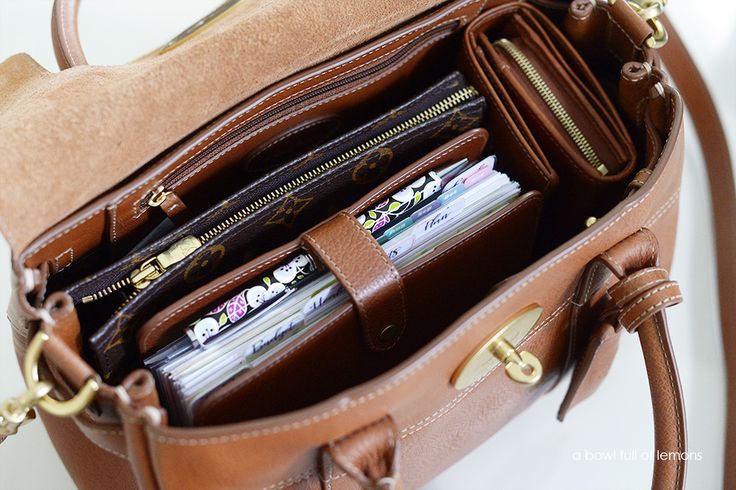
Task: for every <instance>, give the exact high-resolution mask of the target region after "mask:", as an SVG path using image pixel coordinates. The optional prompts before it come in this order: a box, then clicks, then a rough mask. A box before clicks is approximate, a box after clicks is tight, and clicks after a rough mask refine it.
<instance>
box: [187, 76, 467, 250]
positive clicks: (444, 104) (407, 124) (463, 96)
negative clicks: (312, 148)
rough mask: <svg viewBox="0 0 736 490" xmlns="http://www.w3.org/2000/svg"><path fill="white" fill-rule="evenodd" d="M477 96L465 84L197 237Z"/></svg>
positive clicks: (216, 230)
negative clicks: (430, 105) (428, 106)
mask: <svg viewBox="0 0 736 490" xmlns="http://www.w3.org/2000/svg"><path fill="white" fill-rule="evenodd" d="M476 96H478V91H477V90H476V89H475V88H474V87H472V86H469V87H465V88H463V89H461V90H459V91H457V92H455V93H454V94H452V95H450V96H448V97H446V98H444V99H443V100H441V101H440V102H438V103H436V104H435V105H433V106H432V107H430V108H428V109H425V110H424V111H422V112H420V113H419V114H417V115H415V116H413V117H411V118H410V119H407V120H406V121H404V122H403V123H401V124H399V125H397V126H394V127H393V128H391V129H389V130H388V131H386V132H384V133H381V134H380V135H378V136H376V137H375V138H373V139H370V140H368V141H366V142H365V143H362V144H360V145H358V146H356V147H355V148H353V149H351V150H349V151H347V152H345V153H343V154H341V155H340V156H338V157H335V158H333V159H332V160H330V161H329V162H326V163H323V164H322V165H320V166H318V167H316V168H314V169H312V170H310V171H309V172H306V173H304V174H302V175H300V176H299V177H297V178H295V179H294V180H292V181H290V182H288V183H287V184H284V185H283V186H281V187H279V188H278V189H276V190H274V191H271V192H270V193H268V194H267V195H265V196H263V197H261V198H259V199H257V200H256V201H254V202H253V203H251V204H249V205H248V206H246V207H245V208H243V209H241V210H240V211H238V212H237V213H235V214H233V215H232V216H230V217H229V218H227V219H226V220H224V221H221V222H220V223H218V224H217V225H216V226H214V227H213V228H211V229H210V230H209V231H207V232H206V233H204V234H202V235H201V236H200V237H199V240H200V241H201V242H202V243H204V242H207V241H209V240H211V239H212V238H214V237H215V236H217V235H219V234H220V233H222V232H223V231H225V230H227V229H228V228H230V227H231V226H232V225H233V224H235V223H237V222H238V221H241V220H243V219H244V218H245V217H247V216H249V215H250V214H252V213H254V212H255V211H257V210H258V209H260V208H262V207H263V206H265V205H266V204H268V203H270V202H272V201H273V200H275V199H278V198H279V197H281V196H283V195H285V194H286V193H288V192H290V191H291V190H293V189H295V188H297V187H299V186H300V185H302V184H304V183H306V182H309V181H310V180H312V179H313V178H315V177H317V176H319V175H320V174H322V173H324V172H326V171H327V170H330V169H331V168H333V167H335V166H336V165H339V164H341V163H342V162H345V161H346V160H349V159H351V158H353V157H354V156H356V155H359V154H361V153H363V152H365V151H367V150H369V149H371V148H373V147H374V146H376V145H378V144H380V143H382V142H384V141H386V140H388V139H389V138H391V137H393V136H395V135H397V134H400V133H402V132H404V131H407V130H409V129H411V128H413V127H415V126H417V125H419V124H422V123H424V122H426V121H428V120H430V119H433V118H435V117H437V116H439V115H440V114H442V113H444V112H446V111H448V110H450V109H452V108H453V107H455V106H457V105H458V104H460V103H462V102H465V101H466V100H468V99H470V98H471V97H476Z"/></svg>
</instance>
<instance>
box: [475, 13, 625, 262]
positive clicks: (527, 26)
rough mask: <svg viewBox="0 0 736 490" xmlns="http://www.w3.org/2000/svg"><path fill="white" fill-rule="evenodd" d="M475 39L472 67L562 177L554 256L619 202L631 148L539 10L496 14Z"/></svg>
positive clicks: (553, 220) (548, 214)
mask: <svg viewBox="0 0 736 490" xmlns="http://www.w3.org/2000/svg"><path fill="white" fill-rule="evenodd" d="M471 31H472V38H470V39H469V42H470V43H471V44H470V45H471V46H472V47H474V48H475V49H474V50H473V53H474V56H475V57H476V59H475V60H474V61H475V62H476V63H477V64H478V66H480V67H481V69H482V70H483V72H484V74H485V75H486V76H487V77H488V80H489V81H491V85H492V86H493V90H494V91H495V92H496V93H497V94H499V98H500V99H502V100H503V102H504V103H505V104H506V105H507V106H508V107H512V108H513V110H512V111H513V113H514V114H515V115H516V116H517V119H516V120H515V121H514V122H515V123H516V124H518V125H519V127H521V128H525V130H526V132H527V135H528V137H529V138H532V139H533V140H534V142H535V143H536V145H537V146H538V147H539V148H540V149H541V151H542V152H544V157H545V160H546V161H547V162H548V163H549V165H550V167H551V168H552V169H553V171H554V172H555V174H556V176H557V177H558V181H559V184H558V186H557V188H556V189H555V191H554V192H552V193H551V194H550V198H549V199H548V200H547V201H546V203H545V219H544V222H545V230H544V232H543V236H544V238H543V240H542V242H543V243H544V246H545V249H549V248H550V247H552V246H554V245H556V244H558V243H560V242H562V241H564V240H565V239H567V238H568V237H569V236H571V235H573V234H575V233H577V232H579V231H580V230H582V229H584V226H585V220H586V219H587V218H588V217H590V216H600V215H602V214H604V213H606V212H607V211H608V210H609V209H610V208H611V207H612V206H613V205H615V203H616V202H617V201H618V200H619V199H620V197H621V195H622V193H623V190H624V186H625V184H626V182H627V180H628V179H629V178H630V177H631V175H632V173H633V171H634V168H635V166H636V152H635V149H634V144H633V141H632V140H631V138H630V136H629V134H628V132H627V131H626V128H625V126H624V124H623V122H622V121H621V119H620V117H619V116H618V114H617V111H616V109H615V107H614V105H613V103H612V102H611V101H610V99H609V98H608V96H607V95H606V94H605V92H604V90H603V88H602V87H601V86H600V84H599V83H598V81H597V80H596V78H595V77H594V76H593V74H592V72H591V71H590V70H589V69H588V68H587V66H586V65H585V63H584V62H583V60H582V58H581V57H580V56H579V55H578V54H577V53H576V52H575V51H574V49H573V48H572V46H571V45H570V44H569V43H568V42H567V40H566V39H565V38H564V36H563V35H562V33H560V32H559V30H558V29H557V28H556V27H555V26H554V25H553V24H552V23H551V22H550V21H549V20H548V19H547V18H546V17H544V16H543V15H542V14H541V13H540V12H538V11H537V10H536V9H534V8H533V7H530V6H528V5H524V4H519V3H514V4H510V5H504V6H501V7H497V8H495V9H491V10H489V11H488V12H486V13H485V14H483V15H482V16H480V17H479V18H478V19H476V21H475V22H474V23H473V25H472V26H471V27H470V28H469V33H470V32H471ZM509 172H510V173H511V175H513V172H512V171H511V170H509Z"/></svg>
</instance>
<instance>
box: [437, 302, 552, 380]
mask: <svg viewBox="0 0 736 490" xmlns="http://www.w3.org/2000/svg"><path fill="white" fill-rule="evenodd" d="M542 311H543V310H542V308H541V307H540V306H533V307H530V308H528V309H526V310H524V311H522V312H521V313H519V314H518V315H516V316H515V317H514V318H513V319H511V320H510V321H509V322H507V323H506V324H505V325H504V326H503V327H501V329H499V330H498V332H496V333H494V334H493V335H491V336H490V337H489V338H488V339H486V340H485V341H483V342H482V343H481V344H480V346H479V347H478V348H477V349H476V350H475V352H473V353H472V354H471V355H469V356H468V357H467V358H466V359H465V360H464V361H463V363H462V364H461V365H460V367H458V368H457V370H456V371H455V373H454V374H453V375H452V379H451V380H450V382H451V383H452V385H453V386H455V388H457V389H458V390H463V389H465V388H467V387H468V386H470V385H472V384H473V383H475V382H477V381H478V380H480V379H482V378H483V377H484V376H485V375H486V374H487V373H489V372H490V371H491V370H493V369H494V368H495V367H496V366H498V365H499V364H504V365H505V371H506V375H507V376H508V377H509V378H510V379H512V380H513V381H516V382H517V383H520V384H530V385H533V384H535V383H536V382H537V381H539V380H540V378H541V377H542V364H541V363H540V362H539V359H537V358H536V357H535V356H534V355H533V354H531V353H530V352H527V351H521V352H518V351H517V350H516V348H515V347H514V345H518V344H519V342H520V341H521V340H522V339H523V338H524V337H525V336H526V335H527V334H528V333H529V331H531V329H532V328H533V327H534V325H535V324H536V323H537V321H538V320H539V318H540V317H541V316H542Z"/></svg>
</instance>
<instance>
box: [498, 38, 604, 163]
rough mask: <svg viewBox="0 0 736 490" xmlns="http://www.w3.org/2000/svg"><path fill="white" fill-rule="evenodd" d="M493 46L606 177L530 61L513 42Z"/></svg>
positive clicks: (570, 119)
mask: <svg viewBox="0 0 736 490" xmlns="http://www.w3.org/2000/svg"><path fill="white" fill-rule="evenodd" d="M493 44H494V46H497V47H500V48H502V49H503V50H504V51H506V53H508V55H509V56H510V57H511V59H513V60H514V62H515V63H516V65H517V66H518V67H519V69H520V70H521V72H522V73H523V74H524V76H525V77H526V78H527V80H528V81H529V82H530V83H531V85H532V86H533V87H534V89H535V90H536V92H537V94H539V96H540V97H541V98H542V100H543V101H544V103H545V104H546V105H547V107H548V108H549V110H550V111H551V112H552V114H553V115H554V117H555V118H556V119H557V121H558V122H559V123H560V125H561V126H562V128H563V129H564V130H565V132H566V133H567V135H568V136H569V137H570V139H571V140H572V141H573V143H575V146H577V148H578V150H580V153H581V154H582V155H583V157H584V158H585V160H586V161H587V162H588V164H589V165H590V166H591V167H593V168H594V169H596V170H597V171H598V173H600V174H601V175H607V174H608V172H609V169H608V167H607V166H606V165H605V164H604V163H603V162H602V161H601V159H600V157H599V156H598V153H597V152H596V151H595V149H594V148H593V146H592V145H591V144H590V142H589V141H588V139H587V138H586V136H585V135H584V134H583V132H582V131H581V130H580V128H579V127H578V125H577V124H576V123H575V121H574V120H573V118H572V117H571V116H570V114H569V113H568V112H567V110H566V109H565V107H564V105H563V104H562V102H560V100H559V99H558V98H557V96H556V95H555V93H554V91H553V90H552V89H551V88H550V86H549V85H548V84H547V82H546V81H545V80H544V77H542V76H541V75H540V74H539V72H538V71H537V69H536V67H535V66H534V64H533V63H532V62H531V60H530V59H529V58H528V57H527V56H526V55H525V54H524V53H523V52H522V51H521V50H520V49H519V48H518V47H517V46H516V45H515V44H514V43H513V42H511V41H509V40H508V39H506V38H502V39H498V40H497V41H495V42H494V43H493Z"/></svg>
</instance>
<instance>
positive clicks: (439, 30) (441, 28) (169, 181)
mask: <svg viewBox="0 0 736 490" xmlns="http://www.w3.org/2000/svg"><path fill="white" fill-rule="evenodd" d="M458 24H459V22H458V21H455V22H452V23H450V24H441V25H438V26H435V27H433V28H431V29H430V30H428V31H426V32H424V33H422V34H421V35H419V36H418V37H416V38H415V39H414V40H413V41H412V42H411V43H409V44H408V45H406V46H405V47H404V48H402V49H401V50H399V51H398V52H397V53H395V54H393V55H392V56H391V57H389V58H388V59H386V60H384V61H382V62H380V63H378V64H376V65H373V66H369V67H368V68H365V69H363V70H361V71H359V72H357V73H355V74H353V75H351V76H349V77H347V78H345V79H342V80H338V81H336V82H332V83H330V84H327V85H325V86H323V87H320V88H318V89H316V90H312V91H310V92H308V93H306V94H304V95H301V96H299V97H297V98H296V99H293V100H289V101H287V102H286V103H285V104H282V105H280V106H278V107H275V108H273V109H271V110H269V111H267V112H266V113H265V114H263V115H262V116H260V117H259V118H258V119H257V120H255V121H250V122H248V123H246V124H245V125H243V126H241V127H239V128H238V129H237V130H235V131H232V132H231V133H229V134H227V135H225V136H224V140H223V141H222V142H221V143H218V144H216V145H214V146H213V147H211V148H210V150H211V152H212V153H216V152H218V151H219V150H220V149H221V148H222V147H223V146H227V145H229V144H230V143H231V141H232V140H233V139H237V138H238V137H239V136H240V135H241V134H243V133H245V132H247V131H249V130H250V129H251V128H253V127H254V126H256V125H257V124H258V123H259V122H260V121H263V120H266V119H269V118H271V117H273V116H274V115H277V114H280V113H282V112H284V111H285V110H288V109H290V108H292V107H294V106H297V105H299V104H301V103H302V102H304V101H307V100H309V99H312V98H314V97H316V96H318V95H323V94H325V93H328V92H331V91H332V90H335V89H338V88H341V87H343V86H345V85H349V84H351V83H353V82H355V81H357V80H361V79H363V78H365V77H366V76H371V75H373V74H374V73H377V72H380V71H381V70H383V69H384V68H385V67H387V66H390V65H391V64H393V63H395V62H396V60H398V59H401V58H403V57H404V56H405V55H407V54H408V53H410V52H412V51H413V50H414V48H415V47H416V46H417V45H419V44H421V43H422V42H424V41H425V40H427V39H430V38H433V37H434V36H437V39H439V38H440V35H441V34H444V33H445V32H452V31H454V30H455V29H456V28H457V26H458ZM203 158H205V157H204V156H202V155H199V156H198V157H197V158H196V159H193V160H192V162H191V163H190V164H189V165H186V166H185V167H182V168H179V169H177V170H175V171H174V172H172V173H171V174H170V175H168V176H167V177H166V178H165V179H164V180H163V182H162V185H163V186H164V187H166V188H169V187H171V186H175V185H176V184H177V183H178V181H179V178H180V177H181V176H183V175H186V174H187V173H188V171H189V169H190V168H191V167H196V166H198V165H199V164H200V162H201V160H202V159H203ZM149 199H150V194H149V196H148V197H146V199H145V201H144V203H147V202H148V200H149Z"/></svg>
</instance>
